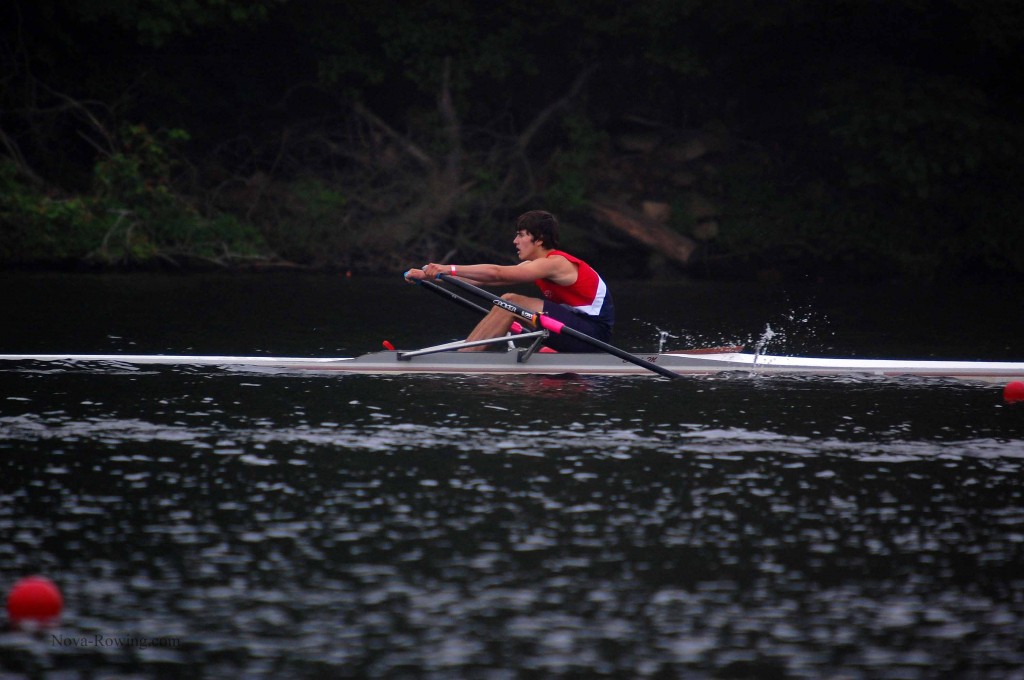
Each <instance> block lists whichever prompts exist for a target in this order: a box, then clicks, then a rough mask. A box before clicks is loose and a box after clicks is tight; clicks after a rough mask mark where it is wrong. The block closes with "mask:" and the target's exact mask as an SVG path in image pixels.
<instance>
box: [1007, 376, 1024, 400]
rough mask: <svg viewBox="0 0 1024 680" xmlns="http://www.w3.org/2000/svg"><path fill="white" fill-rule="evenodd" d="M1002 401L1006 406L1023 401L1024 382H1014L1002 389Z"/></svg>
mask: <svg viewBox="0 0 1024 680" xmlns="http://www.w3.org/2000/svg"><path fill="white" fill-rule="evenodd" d="M1003 399H1005V400H1006V403H1007V404H1012V403H1014V402H1017V401H1024V382H1021V381H1019V380H1014V381H1013V382H1012V383H1009V384H1007V385H1006V387H1004V388H1003Z"/></svg>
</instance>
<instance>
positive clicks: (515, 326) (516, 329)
mask: <svg viewBox="0 0 1024 680" xmlns="http://www.w3.org/2000/svg"><path fill="white" fill-rule="evenodd" d="M510 330H511V331H512V332H513V333H522V332H523V325H522V324H521V323H519V322H518V321H513V322H512V327H511V329H510Z"/></svg>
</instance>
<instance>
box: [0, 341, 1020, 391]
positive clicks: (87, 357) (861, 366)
mask: <svg viewBox="0 0 1024 680" xmlns="http://www.w3.org/2000/svg"><path fill="white" fill-rule="evenodd" d="M529 336H530V334H526V337H529ZM504 339H505V338H503V340H504ZM461 346H464V343H447V344H445V345H438V346H436V347H428V348H425V349H422V350H416V351H410V352H405V351H383V352H373V353H370V354H364V355H362V356H358V357H351V358H303V357H272V356H202V355H199V356H194V355H163V354H3V355H0V361H4V362H10V361H14V362H48V363H52V362H67V363H71V364H100V365H107V366H109V365H112V364H113V365H117V364H121V365H125V364H127V365H132V366H149V365H169V366H174V365H181V366H209V367H216V368H225V369H235V370H238V369H241V370H253V371H263V372H275V373H310V372H314V373H364V374H397V373H405V374H415V373H438V374H452V373H456V374H466V375H486V374H516V373H519V374H540V375H560V374H576V375H610V376H614V375H618V376H623V375H643V374H647V369H646V368H644V367H641V366H638V365H636V364H633V363H631V362H628V361H625V360H623V359H621V358H617V357H613V356H610V355H607V354H601V353H591V354H567V353H546V352H531V351H530V349H524V348H521V347H517V348H515V349H511V348H510V349H507V350H504V351H487V352H456V351H454V350H455V349H458V348H459V347H461ZM635 356H637V358H640V359H643V360H645V361H647V362H651V363H653V364H655V365H658V366H661V367H663V368H665V369H667V370H670V371H672V372H674V373H676V374H679V375H683V376H707V375H717V374H723V375H724V374H729V373H733V374H746V375H764V376H771V375H791V376H796V375H805V376H875V377H899V376H916V377H926V378H956V379H960V380H974V381H984V382H1006V381H1011V380H1024V363H1022V362H996V361H921V360H916V361H915V360H895V359H831V358H813V357H789V356H775V355H755V354H752V353H749V352H743V351H739V348H719V349H713V350H683V351H678V352H662V353H660V354H638V355H635Z"/></svg>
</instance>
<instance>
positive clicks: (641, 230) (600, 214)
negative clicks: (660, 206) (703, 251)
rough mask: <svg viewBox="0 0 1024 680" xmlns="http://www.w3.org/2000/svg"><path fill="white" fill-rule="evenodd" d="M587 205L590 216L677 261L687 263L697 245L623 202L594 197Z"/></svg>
mask: <svg viewBox="0 0 1024 680" xmlns="http://www.w3.org/2000/svg"><path fill="white" fill-rule="evenodd" d="M590 209H591V214H592V215H593V216H594V218H595V219H597V220H598V221H599V222H601V223H602V224H606V225H608V226H611V227H614V228H616V229H618V230H619V231H622V232H624V233H626V234H628V235H629V236H631V237H632V238H634V239H636V240H637V241H639V242H640V243H643V244H644V245H646V246H650V247H651V249H652V250H656V251H657V252H659V253H661V254H662V255H664V256H665V257H667V258H669V259H670V260H672V261H674V262H678V263H679V264H684V265H685V264H689V262H690V257H691V256H692V255H693V252H694V251H695V250H696V249H697V242H696V241H694V240H693V239H691V238H688V237H686V236H683V235H682V234H680V233H678V232H676V231H673V230H672V229H670V228H669V227H666V226H665V225H663V224H659V223H657V222H655V221H654V220H652V219H650V218H649V217H646V216H644V215H643V214H642V213H640V212H637V211H636V210H633V209H632V208H629V207H627V206H624V205H620V204H615V203H612V202H610V201H598V202H593V203H591V204H590Z"/></svg>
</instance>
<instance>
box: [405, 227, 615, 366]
mask: <svg viewBox="0 0 1024 680" xmlns="http://www.w3.org/2000/svg"><path fill="white" fill-rule="evenodd" d="M512 243H513V244H514V245H515V247H516V251H517V252H518V253H519V259H520V260H521V262H520V263H519V264H518V265H507V266H506V265H497V264H470V265H453V264H433V263H431V264H428V265H427V266H425V267H424V268H423V269H412V270H410V271H408V272H406V278H407V279H412V280H415V279H432V278H435V277H436V276H437V275H438V274H450V275H451V276H458V277H460V278H464V279H466V280H467V281H469V282H470V283H473V284H475V285H482V286H510V285H515V284H519V283H528V282H530V281H532V282H534V283H536V284H537V286H538V287H539V288H540V289H541V292H542V293H543V295H544V297H543V298H533V297H528V296H525V295H518V294H516V293H506V294H505V295H503V296H502V299H505V300H508V301H509V302H511V303H513V304H515V305H518V306H519V307H522V308H524V309H528V310H529V311H531V312H543V313H544V314H547V315H548V316H550V317H551V318H552V319H555V320H556V321H560V322H562V323H563V324H565V325H566V326H569V327H570V328H574V329H576V330H577V331H579V332H580V333H584V334H586V335H589V336H590V337H592V338H595V339H597V340H601V341H603V342H609V341H610V340H611V335H612V327H613V326H614V324H615V306H614V305H613V303H612V296H611V292H610V291H609V290H608V286H607V285H605V282H604V280H603V279H602V278H601V277H600V276H599V275H598V273H597V272H596V271H594V269H593V268H592V267H591V266H590V265H588V264H587V263H586V262H584V261H583V260H581V259H579V258H578V257H574V256H572V255H570V254H569V253H566V252H564V251H562V250H559V249H558V219H557V218H556V217H555V216H554V215H552V214H551V213H549V212H546V211H544V210H531V211H529V212H526V213H523V214H522V215H520V216H519V217H518V219H517V220H516V237H515V239H514V240H513V241H512ZM515 320H516V318H515V317H514V316H513V315H512V313H511V312H507V311H505V310H503V309H499V308H498V307H495V308H494V309H492V310H491V311H490V312H488V314H487V316H485V317H484V318H483V320H482V321H481V322H480V323H479V324H477V326H476V328H474V329H473V332H472V333H470V334H469V337H468V338H466V339H467V340H485V339H487V338H500V337H502V336H504V335H505V334H506V333H507V332H508V331H509V329H510V328H511V326H512V323H513V322H514V321H515ZM544 344H545V345H547V346H548V347H550V348H551V349H554V350H556V351H559V352H595V351H600V350H598V349H597V348H595V347H594V346H592V345H590V344H587V343H585V342H581V341H580V340H577V339H575V338H570V337H567V336H565V335H561V334H557V335H551V336H549V337H548V338H547V339H546V340H545V342H544ZM465 349H466V350H467V351H472V350H482V349H484V347H483V346H476V347H467V348H465Z"/></svg>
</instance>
